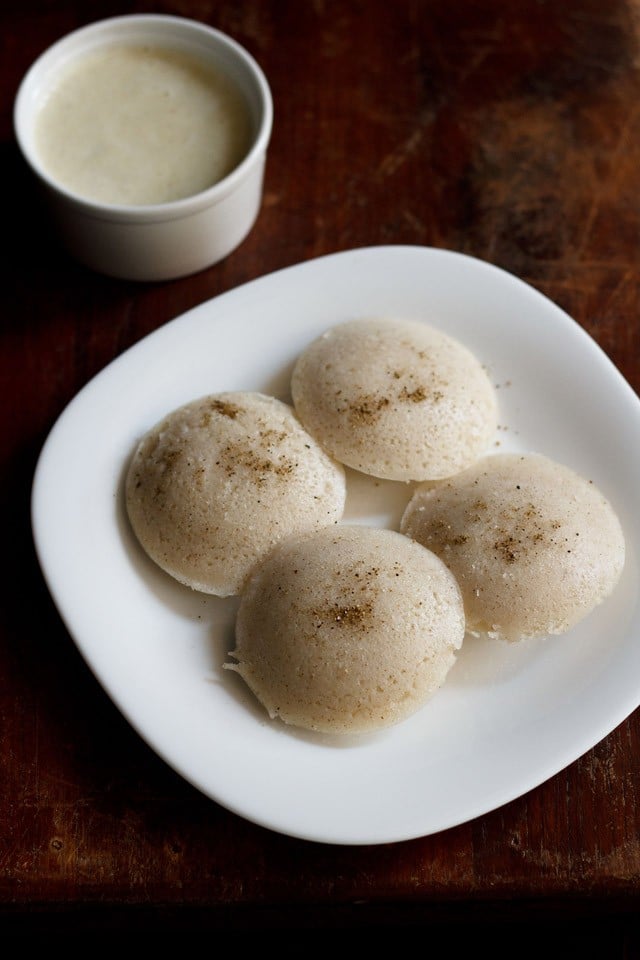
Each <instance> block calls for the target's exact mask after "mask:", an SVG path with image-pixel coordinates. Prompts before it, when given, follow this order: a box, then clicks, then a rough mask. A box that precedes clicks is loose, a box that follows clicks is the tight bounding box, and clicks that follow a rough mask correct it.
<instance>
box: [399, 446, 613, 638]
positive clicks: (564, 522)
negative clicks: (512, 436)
mask: <svg viewBox="0 0 640 960" xmlns="http://www.w3.org/2000/svg"><path fill="white" fill-rule="evenodd" d="M400 528H401V530H402V532H403V533H404V534H406V535H407V536H409V537H412V538H413V539H415V540H417V541H418V542H419V543H421V544H423V545H424V546H425V547H428V548H429V549H430V550H433V551H434V553H436V554H437V555H438V556H439V557H441V559H442V560H443V561H444V562H445V563H446V565H447V566H448V568H449V569H450V570H451V571H452V573H453V574H454V576H455V578H456V580H457V581H458V584H459V585H460V588H461V590H462V595H463V598H464V606H465V615H466V620H467V629H468V630H469V631H471V632H473V633H478V634H490V635H492V636H496V637H501V638H503V639H506V640H519V639H521V638H524V637H540V636H544V635H549V634H561V633H564V632H566V631H567V630H569V629H570V628H571V627H573V626H574V625H575V624H577V623H578V622H579V621H580V620H582V619H583V618H584V617H586V616H587V614H589V613H590V612H591V611H592V610H593V609H594V608H595V607H596V606H597V605H598V604H600V603H601V602H602V601H603V600H605V599H606V598H607V597H608V596H609V595H610V594H611V592H612V591H613V589H614V587H615V585H616V583H617V582H618V580H619V578H620V575H621V573H622V569H623V566H624V562H625V541H624V536H623V532H622V529H621V526H620V522H619V520H618V517H617V516H616V514H615V512H614V510H613V507H612V506H611V504H610V503H609V501H608V500H607V499H606V498H605V497H604V496H603V494H602V493H601V492H600V490H598V488H597V487H596V486H595V485H594V484H593V483H592V482H590V481H588V480H586V479H584V478H583V477H581V476H579V475H578V474H576V473H575V472H574V471H573V470H571V469H569V468H568V467H566V466H564V465H563V464H560V463H557V462H555V461H553V460H551V459H549V458H548V457H545V456H542V455H541V454H536V453H528V454H516V453H503V454H495V455H492V456H489V457H485V458H482V459H481V460H479V461H478V462H477V463H476V464H474V465H473V466H472V467H470V468H469V469H468V470H466V471H464V472H463V473H461V474H458V475H457V476H456V477H452V478H451V479H449V480H446V481H442V482H440V483H433V484H424V485H421V486H420V487H418V488H417V489H416V491H415V493H414V495H413V497H412V499H411V500H410V502H409V504H408V506H407V508H406V510H405V513H404V516H403V518H402V521H401V527H400Z"/></svg>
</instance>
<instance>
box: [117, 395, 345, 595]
mask: <svg viewBox="0 0 640 960" xmlns="http://www.w3.org/2000/svg"><path fill="white" fill-rule="evenodd" d="M125 497H126V507H127V512H128V515H129V519H130V521H131V526H132V528H133V530H134V532H135V534H136V536H137V538H138V540H139V541H140V543H141V545H142V547H143V548H144V549H145V551H146V552H147V553H148V555H149V556H150V557H151V558H152V559H153V560H154V561H155V562H156V563H157V564H158V565H159V566H160V567H162V569H163V570H164V571H165V572H166V573H168V574H170V575H171V576H173V577H174V578H175V579H176V580H179V581H180V582H181V583H183V584H186V585H187V586H189V587H191V588H193V589H194V590H198V591H201V592H203V593H210V594H216V595H218V596H230V595H236V594H238V593H239V592H240V590H241V588H242V585H243V583H244V581H245V579H246V577H247V575H248V573H249V571H250V569H251V567H252V566H253V565H254V563H256V562H257V561H258V560H259V559H260V557H262V555H263V554H264V553H266V552H267V551H268V550H269V549H270V548H271V547H272V546H273V545H274V544H275V543H277V541H278V540H280V539H281V538H282V537H284V536H288V535H289V534H292V533H297V532H302V531H306V530H313V529H316V528H318V527H321V526H323V525H325V524H335V523H337V521H338V520H340V518H341V517H342V514H343V511H344V504H345V497H346V481H345V472H344V468H343V466H342V465H341V464H339V463H337V462H335V461H334V460H333V459H332V458H331V457H330V456H329V455H328V454H327V453H326V452H325V451H324V449H323V448H322V447H321V446H320V445H319V444H318V443H317V441H316V440H314V439H313V438H312V437H311V436H310V435H309V434H308V433H307V431H306V430H305V429H304V428H303V427H302V425H301V423H300V421H299V420H298V418H297V416H296V415H295V412H294V410H293V408H292V407H291V406H290V405H289V404H286V403H283V402H282V401H280V400H277V399H275V398H274V397H270V396H266V395H264V394H261V393H251V392H224V393H218V394H213V395H210V396H206V397H202V398H199V399H197V400H194V401H193V402H191V403H188V404H186V405H185V406H182V407H180V408H179V409H177V410H174V411H172V412H171V413H170V414H169V415H168V416H167V417H166V418H164V419H163V420H162V421H161V422H160V423H158V424H156V425H155V426H154V427H153V428H152V429H150V430H149V432H148V433H147V434H146V435H145V436H144V437H143V438H142V440H141V441H140V443H139V445H138V447H137V449H136V451H135V453H134V456H133V459H132V461H131V465H130V467H129V470H128V474H127V478H126V492H125Z"/></svg>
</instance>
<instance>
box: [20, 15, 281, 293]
mask: <svg viewBox="0 0 640 960" xmlns="http://www.w3.org/2000/svg"><path fill="white" fill-rule="evenodd" d="M119 43H126V44H131V45H145V44H146V45H151V46H156V47H159V46H163V47H168V48H170V49H175V50H178V51H180V52H181V53H183V54H187V55H194V56H197V57H199V58H200V59H203V58H204V59H205V60H206V61H207V62H208V63H210V64H211V65H212V67H215V68H216V69H217V70H218V71H221V72H223V73H224V74H225V75H226V76H227V78H228V79H229V80H230V81H231V82H232V83H233V84H235V85H236V87H237V88H238V89H239V91H240V93H241V94H242V95H243V98H244V100H246V104H247V109H248V111H249V118H250V124H251V129H252V140H251V144H250V147H249V150H248V152H247V153H246V154H245V156H244V158H243V159H242V160H241V161H240V162H239V163H238V165H237V166H236V167H235V168H234V169H233V170H232V171H231V173H229V174H227V175H226V176H225V177H224V178H223V179H222V180H219V181H218V182H217V183H215V184H214V185H213V186H210V187H208V188H207V189H204V190H202V191H201V192H198V193H194V194H193V195H191V196H188V197H185V198H183V199H178V200H171V201H169V202H163V203H154V204H152V205H146V206H143V205H136V206H133V205H120V204H111V203H104V202H101V201H95V200H92V199H87V198H86V197H84V196H81V195H80V194H79V193H75V192H74V191H73V190H71V189H69V188H68V187H66V186H63V185H62V184H61V183H60V182H58V181H57V180H56V179H55V178H54V177H52V176H51V174H50V173H49V172H48V170H47V168H46V166H45V165H44V164H43V162H42V160H41V158H40V156H39V153H38V150H37V149H36V144H35V134H34V130H35V122H36V119H37V116H38V112H39V110H41V108H42V107H43V105H44V104H45V102H46V98H47V96H48V94H49V93H50V91H51V89H52V87H53V85H54V84H55V82H56V79H57V78H58V77H59V76H60V71H61V70H63V69H66V68H67V67H68V66H69V65H70V64H71V63H72V62H73V61H74V60H75V59H76V58H79V57H82V56H84V55H85V54H87V53H89V52H92V51H95V50H96V49H98V48H99V47H101V46H103V45H107V44H119ZM272 122H273V104H272V98H271V92H270V89H269V85H268V83H267V80H266V78H265V76H264V74H263V72H262V70H261V69H260V67H259V66H258V64H257V63H256V62H255V60H254V59H253V57H252V56H251V55H250V54H249V53H248V52H247V51H246V50H245V49H244V48H243V47H241V46H240V45H239V44H238V43H237V42H236V41H234V40H232V39H231V38H230V37H228V36H226V35H225V34H223V33H221V32H220V31H218V30H215V29H213V28H211V27H209V26H207V25H205V24H202V23H199V22H197V21H194V20H188V19H184V18H180V17H171V16H156V15H152V14H148V15H140V16H138V15H132V16H122V17H114V18H112V19H108V20H102V21H99V22H97V23H93V24H90V25H89V26H87V27H83V28H81V29H79V30H76V31H75V32H73V33H70V34H68V35H67V36H66V37H63V38H62V39H61V40H59V41H58V42H57V43H55V44H54V45H53V46H52V47H50V48H49V49H48V50H46V51H45V52H44V53H43V54H42V55H41V56H40V57H39V58H38V59H37V60H36V61H35V63H34V64H33V65H32V66H31V68H30V69H29V71H28V72H27V74H26V75H25V77H24V79H23V81H22V83H21V85H20V88H19V90H18V93H17V96H16V101H15V106H14V128H15V133H16V138H17V141H18V145H19V147H20V150H21V151H22V154H23V156H24V158H25V160H26V161H27V163H28V165H29V166H30V167H31V169H32V171H33V172H34V173H35V175H36V177H37V179H38V181H39V182H40V184H41V185H42V187H43V188H44V193H45V197H46V199H47V201H48V204H49V206H50V209H51V212H52V214H53V216H54V220H55V222H56V224H57V226H58V228H59V231H60V236H61V238H62V239H63V242H64V244H65V246H66V247H67V249H68V250H69V252H70V253H71V254H72V255H73V256H75V257H76V258H77V259H78V260H80V261H81V262H83V263H84V264H86V265H87V266H89V267H91V268H93V269H95V270H97V271H99V272H101V273H105V274H108V275H110V276H115V277H121V278H125V279H132V280H142V281H155V280H167V279H171V278H176V277H181V276H186V275H188V274H191V273H195V272H197V271H199V270H203V269H205V268H206V267H208V266H211V265H212V264H214V263H216V262H218V261H219V260H221V259H223V258H224V257H226V256H227V255H228V254H229V253H231V251H233V250H234V249H235V248H236V247H237V246H238V245H239V244H240V243H241V242H242V241H243V240H244V239H245V237H246V236H247V234H248V233H249V231H250V230H251V227H252V226H253V224H254V222H255V220H256V217H257V216H258V213H259V210H260V206H261V202H262V186H263V177H264V167H265V161H266V153H267V147H268V144H269V140H270V136H271V127H272Z"/></svg>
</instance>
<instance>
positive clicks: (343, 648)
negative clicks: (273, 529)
mask: <svg viewBox="0 0 640 960" xmlns="http://www.w3.org/2000/svg"><path fill="white" fill-rule="evenodd" d="M463 638H464V613H463V605H462V598H461V595H460V590H459V588H458V585H457V583H456V582H455V579H454V578H453V577H452V575H451V574H450V572H449V571H448V570H447V568H446V566H445V565H444V564H443V563H442V561H441V560H439V559H438V557H436V556H435V555H434V554H433V553H431V552H430V551H429V550H426V549H425V548H424V547H422V546H420V544H418V543H415V542H412V541H411V540H409V539H408V538H406V537H403V536H402V535H401V534H400V533H398V532H396V531H393V530H386V529H378V528H374V527H364V526H348V525H338V526H337V527H334V528H331V529H326V528H325V529H323V530H320V531H318V532H316V533H313V534H311V535H302V536H300V535H298V536H293V537H289V538H288V539H286V540H284V541H282V542H281V543H280V544H278V545H277V546H276V547H275V548H274V549H273V550H272V551H271V553H270V554H269V555H268V556H267V557H266V558H265V560H263V561H262V562H261V563H260V564H259V565H258V566H257V567H256V568H254V571H253V573H252V574H251V577H250V578H249V580H248V583H247V586H246V588H245V590H244V591H243V593H242V596H241V599H240V604H239V609H238V614H237V621H236V647H235V649H234V650H233V651H232V653H231V656H232V657H233V658H234V660H235V661H237V662H236V663H229V664H226V666H227V668H228V669H231V670H235V671H236V672H237V673H239V674H240V676H241V677H242V678H243V679H244V680H245V682H246V683H247V685H248V686H249V687H250V689H251V690H252V691H253V693H254V694H255V696H256V697H257V698H258V700H259V701H260V702H261V703H262V704H263V706H264V707H265V708H266V710H267V711H268V714H269V716H270V717H271V718H276V717H279V718H280V719H281V720H283V721H284V722H285V723H287V724H292V725H294V726H296V727H303V728H306V729H309V730H315V731H320V732H323V733H336V734H346V733H362V732H365V731H374V730H378V729H381V728H384V727H388V726H391V725H393V724H396V723H398V722H399V721H401V720H403V719H405V718H406V717H408V716H409V715H410V714H412V713H414V712H415V711H416V710H418V709H419V708H420V707H421V706H422V705H423V704H424V703H425V701H426V700H427V699H428V698H429V697H430V696H431V695H432V694H433V693H434V692H435V691H436V690H437V689H438V688H439V687H440V686H441V685H442V684H443V683H444V681H445V678H446V676H447V673H448V671H449V670H450V668H451V667H452V665H453V663H454V661H455V655H456V651H457V650H458V649H459V648H460V645H461V644H462V641H463Z"/></svg>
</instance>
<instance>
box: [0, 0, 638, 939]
mask: <svg viewBox="0 0 640 960" xmlns="http://www.w3.org/2000/svg"><path fill="white" fill-rule="evenodd" d="M160 7H161V9H159V8H156V9H158V12H164V13H173V14H179V15H186V16H191V17H194V18H196V19H201V20H204V21H206V22H207V23H209V24H211V25H213V26H215V27H218V28H220V29H222V30H224V31H226V32H227V33H229V34H231V35H232V36H233V37H234V38H235V39H237V40H238V41H239V42H240V43H242V44H243V45H244V46H245V47H246V48H247V49H248V50H249V51H250V52H251V53H252V54H253V55H254V56H255V57H256V59H257V60H258V61H259V63H260V64H261V66H262V67H263V69H264V71H265V73H266V75H267V76H268V78H269V81H270V84H271V88H272V92H273V97H274V108H275V124H274V129H273V137H272V141H271V147H270V151H269V157H268V164H267V170H266V180H265V193H264V202H263V206H262V210H261V213H260V216H259V219H258V222H257V223H256V226H255V228H254V229H253V231H252V232H251V234H250V236H249V237H248V238H247V239H246V240H245V241H244V243H243V244H242V246H241V247H240V248H239V249H238V250H237V251H235V252H234V253H232V254H231V255H230V256H229V257H228V258H227V259H226V260H225V261H223V262H222V263H219V264H218V265H216V266H213V267H211V268H210V269H208V270H205V271H203V272H202V273H200V274H197V275H195V276H191V277H188V278H186V279H181V280H176V281H172V282H165V283H158V284H137V283H133V282H126V281H118V280H112V279H107V278H105V277H102V276H99V275H97V274H93V273H91V272H89V271H88V270H85V269H83V268H82V267H80V266H79V265H77V264H75V263H73V262H71V261H70V260H69V259H67V257H66V256H65V254H64V253H63V252H61V251H60V250H59V249H58V247H57V245H56V242H55V239H54V238H53V236H52V235H51V232H50V231H49V230H48V228H47V226H46V225H45V223H44V221H43V218H42V215H41V209H40V206H39V203H38V200H37V198H36V196H35V193H34V190H33V184H32V182H31V180H30V178H29V177H28V175H27V173H26V170H25V168H24V166H23V163H22V161H21V159H20V158H19V156H18V152H17V148H16V145H15V141H14V137H13V129H12V107H13V98H14V96H15V92H16V89H17V86H18V83H19V81H20V79H21V77H22V76H23V74H24V72H25V71H26V70H27V68H28V67H29V65H30V64H31V62H32V61H33V60H34V58H35V57H36V56H37V55H38V54H39V53H40V52H42V51H43V50H44V49H45V48H46V47H47V46H48V45H49V44H50V43H52V42H53V41H55V40H56V39H58V38H59V37H61V36H62V35H63V34H65V33H66V32H68V31H69V30H71V29H73V28H75V27H78V26H81V25H83V24H84V23H87V22H89V21H90V20H92V19H96V18H97V17H103V16H109V15H114V14H120V13H131V12H149V11H152V10H154V8H153V7H152V6H150V5H148V4H145V3H129V4H117V3H110V2H104V3H101V4H98V5H94V6H93V7H92V8H91V12H89V6H86V7H85V6H83V5H82V4H76V3H71V2H70V0H60V2H58V3H56V4H51V3H46V2H44V0H42V2H36V0H24V2H23V3H21V4H18V3H8V4H4V5H3V6H2V9H1V10H0V44H1V55H0V71H1V74H2V84H1V85H0V89H1V91H2V94H1V96H2V104H3V110H2V157H3V170H4V204H3V224H4V231H3V232H4V240H5V247H4V253H3V271H2V276H3V287H4V298H3V299H4V303H3V310H2V317H1V320H0V328H1V336H2V341H1V348H0V377H1V380H0V383H1V390H0V404H1V408H2V410H1V412H2V429H1V431H0V451H1V455H2V469H1V472H0V477H1V483H2V494H3V498H2V510H3V518H4V530H5V535H4V538H3V542H4V550H3V557H4V561H5V562H4V584H5V586H4V591H3V601H2V604H1V606H0V771H1V772H0V785H1V786H0V929H5V930H6V931H8V932H12V931H17V932H20V933H21V934H26V933H28V932H30V931H36V932H37V931H40V932H42V933H47V934H49V935H51V934H54V933H56V932H62V931H67V930H70V929H73V930H75V931H92V932H95V931H109V930H115V929H118V928H121V929H122V928H124V929H127V930H147V931H155V932H161V933H162V932H164V931H166V932H172V931H176V932H180V931H193V930H206V931H212V932H213V931H236V930H237V931H240V930H244V929H253V930H264V931H267V930H271V929H284V928H287V929H292V930H293V929H301V928H313V927H317V928H321V927H324V928H345V929H346V928H353V929H363V928H365V927H366V928H368V929H376V928H380V929H383V928H396V927H406V928H407V929H410V928H413V927H422V928H425V929H426V928H429V929H431V928H433V927H437V926H439V925H440V924H450V923H453V924H462V925H463V926H464V928H465V929H466V928H468V927H471V926H473V927H474V928H475V927H477V928H478V929H482V930H487V929H496V927H495V925H500V924H504V923H506V922H509V921H511V922H514V923H515V922H522V923H525V922H526V923H528V924H529V925H530V928H531V932H530V933H529V934H528V936H530V937H536V935H537V932H544V933H545V936H547V937H548V939H547V940H546V943H547V945H548V946H547V948H546V949H547V952H549V950H550V949H551V948H552V947H553V945H554V944H557V943H559V939H558V937H556V938H555V939H554V938H553V936H552V935H550V934H549V929H550V925H551V924H552V923H554V922H555V921H557V922H562V923H563V924H564V925H569V924H572V923H573V924H575V927H574V932H575V935H576V936H577V935H578V934H580V936H581V937H583V940H582V941H581V943H582V949H583V951H584V950H586V949H588V946H589V944H594V943H595V944H598V943H599V941H598V937H599V936H600V935H602V936H603V937H604V936H606V937H607V939H606V949H605V948H604V947H603V951H604V952H601V953H600V954H599V955H601V956H622V955H623V953H622V950H623V946H624V944H626V945H627V946H629V944H630V942H631V940H630V938H632V937H633V933H634V930H635V923H634V918H635V914H636V909H637V907H638V904H639V902H640V838H639V829H640V718H639V715H638V714H637V713H634V714H632V715H631V716H629V717H628V718H627V719H626V720H624V722H622V723H621V724H620V725H619V726H618V727H617V728H616V729H614V730H613V732H611V733H610V734H609V735H608V736H606V737H605V739H603V740H602V741H601V742H599V743H598V744H597V745H596V746H595V747H594V748H593V749H591V750H590V751H589V752H588V753H586V754H585V755H584V756H582V757H581V758H579V759H577V760H576V761H575V762H573V763H572V764H571V765H570V766H569V767H568V768H566V769H565V770H563V771H562V772H561V773H559V774H557V775H556V776H554V777H553V778H552V779H550V780H548V781H547V782H545V783H543V784H542V785H540V786H538V787H536V788H535V789H533V790H531V791H530V792H528V793H526V794H525V795H524V796H521V797H520V798H519V799H516V800H513V801H512V802H510V803H508V804H507V805H506V806H503V807H501V808H499V809H496V810H494V811H493V812H490V813H487V814H485V815H483V816H480V817H478V818H476V819H474V820H471V821H470V822H467V823H465V824H463V825H460V826H457V827H454V828H452V829H449V830H447V831H445V832H442V833H437V834H434V835H431V836H427V837H425V838H422V839H413V840H408V841H405V842H400V843H391V844H386V845H374V846H350V845H339V846H337V845H336V846H333V845H331V844H321V843H313V842H310V841H304V840H297V839H293V838H291V837H287V836H284V835H281V834H278V833H275V832H272V831H270V830H267V829H264V828H262V827H259V826H256V825H254V824H252V823H250V822H248V821H247V820H245V819H243V818H241V817H239V816H236V815H234V814H233V813H231V812H228V811H227V810H226V809H224V808H223V807H221V806H219V805H217V804H216V803H215V802H213V801H212V800H210V799H208V798H207V797H206V796H204V795H203V794H201V793H200V792H199V791H198V790H197V789H195V788H194V787H192V786H190V785H189V784H188V783H186V782H184V781H183V780H182V779H181V778H180V777H179V776H178V775H177V774H176V773H175V772H174V771H173V770H172V769H171V768H170V767H169V766H167V765H165V763H164V762H163V761H162V760H161V759H160V758H159V757H158V756H157V755H156V754H155V753H154V752H153V751H152V750H151V749H150V748H149V747H147V745H146V744H145V743H144V742H143V741H142V740H141V739H140V738H139V737H138V736H137V734H136V733H135V732H134V731H133V730H132V729H131V728H130V726H129V725H128V723H127V722H126V720H125V719H123V716H122V715H121V714H120V712H119V711H118V709H117V708H116V707H115V706H114V705H113V703H112V702H111V700H110V699H109V697H108V696H107V695H106V694H105V692H104V691H103V689H102V687H101V686H100V684H99V683H98V681H97V680H96V679H95V678H94V676H93V675H92V673H91V672H90V670H89V669H88V667H87V666H86V664H85V662H84V660H83V659H82V657H81V656H80V654H79V652H78V650H77V648H76V646H75V644H74V642H73V640H72V639H71V637H70V635H69V633H68V632H67V630H66V629H65V627H64V625H63V623H62V621H61V619H60V617H59V615H58V614H57V612H56V608H55V606H54V604H53V601H52V599H51V597H50V595H49V593H48V591H47V588H46V586H45V584H44V581H43V578H42V575H41V572H40V569H39V567H38V564H37V562H36V558H35V553H34V549H33V545H32V538H31V527H30V515H29V505H30V491H31V482H32V478H33V472H34V468H35V464H36V461H37V457H38V454H39V452H40V450H41V447H42V444H43V442H44V440H45V437H46V436H47V434H48V432H49V430H50V428H51V427H52V425H53V423H54V422H55V420H56V418H57V417H58V415H59V414H60V413H61V411H62V410H63V409H64V408H65V406H66V405H67V403H68V402H69V401H70V400H71V399H72V397H74V395H75V394H76V393H77V392H78V390H79V389H80V388H81V387H82V386H83V385H84V384H86V383H87V381H88V380H90V378H92V377H93V376H94V375H95V374H96V373H98V372H99V371H100V370H102V369H103V368H104V367H105V366H106V365H107V364H108V363H109V362H110V361H111V360H112V359H113V358H115V357H116V356H118V355H119V354H121V353H122V352H123V351H124V350H126V349H127V348H128V347H129V346H131V345H132V344H134V343H136V342H137V341H139V340H140V339H141V338H142V337H143V336H145V335H146V334H148V333H150V332H151V331H154V330H156V329H157V328H159V327H161V326H162V325H163V324H164V323H166V322H167V321H169V320H171V319H172V318H174V317H176V316H179V315H180V314H182V313H184V312H185V311H186V310H188V309H189V308H191V307H193V306H195V305H197V304H199V303H201V302H203V301H205V300H208V299H209V298H211V297H214V296H216V295H218V294H220V293H222V292H224V291H227V290H229V289H231V288H233V287H236V286H238V285H239V284H242V283H244V282H246V281H250V280H252V279H254V278H257V277H260V276H262V275H263V274H266V273H269V272H271V271H274V270H277V269H279V268H281V267H287V266H290V265H293V264H297V263H300V262H302V261H306V260H309V259H311V258H313V257H317V256H319V255H322V254H326V253H333V252H338V251H343V250H350V249H353V248H357V247H362V246H369V245H381V244H412V245H413V244H416V245H425V246H433V247H440V248H445V249H449V250H456V251H462V252H464V253H467V254H471V255H473V256H475V257H478V258H481V259H483V260H486V261H488V262H489V263H492V264H496V265H498V266H499V267H502V268H504V269H506V270H507V271H510V272H512V273H514V274H515V275H517V276H518V277H520V278H522V279H523V280H525V281H526V282H528V283H529V284H531V285H532V286H533V287H535V288H537V289H538V290H539V291H541V292H542V293H544V294H546V295H547V296H548V297H549V298H550V299H551V300H552V301H554V302H555V303H556V304H558V305H559V306H560V307H561V308H563V309H564V310H566V311H567V312H568V313H569V314H570V315H571V316H572V317H573V318H574V319H575V320H576V321H577V322H578V323H579V324H580V325H582V327H584V329H585V330H586V331H587V332H588V333H589V334H591V336H592V337H593V338H594V339H595V340H596V342H597V343H598V344H599V345H600V346H601V347H602V348H603V350H604V351H605V352H606V354H608V356H609V357H610V358H611V360H612V361H613V362H614V364H615V365H616V366H617V367H618V368H619V369H620V371H621V372H622V374H623V375H624V377H625V378H627V380H628V381H629V383H630V384H631V385H632V387H633V388H634V390H636V391H637V390H638V389H639V388H640V283H639V279H638V277H639V264H640V244H639V241H640V107H639V104H640V3H638V2H637V0H626V2H623V0H620V2H612V3H602V2H600V0H568V2H566V3H552V2H543V0H524V2H522V3H514V2H509V0H487V2H485V3H478V2H472V0H454V2H443V0H432V2H426V0H425V2H418V0H415V2H412V0H399V2H397V3H390V2H387V0H367V2H366V3H365V2H358V0H345V2H337V0H327V2H320V0H319V2H313V3H312V2H296V0H246V2H243V3H234V2H228V0H226V2H225V0H220V2H216V0H212V2H210V3H205V4H203V3H196V2H189V0H185V2H182V3H179V4H178V3H174V4H171V3H169V4H161V5H160ZM639 441H640V437H638V436H634V437H629V444H630V445H635V446H637V445H638V442H639ZM639 640H640V638H639ZM398 815H399V816H401V811H398ZM3 925H4V926H3ZM499 929H500V930H503V929H504V928H503V927H499ZM605 930H606V933H603V932H602V931H605ZM501 935H502V934H501ZM581 955H585V953H584V952H583V953H582V954H581Z"/></svg>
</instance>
